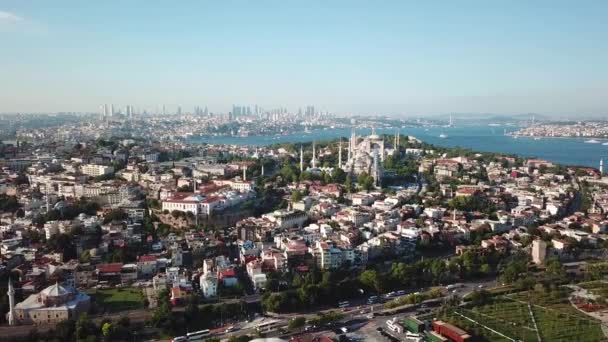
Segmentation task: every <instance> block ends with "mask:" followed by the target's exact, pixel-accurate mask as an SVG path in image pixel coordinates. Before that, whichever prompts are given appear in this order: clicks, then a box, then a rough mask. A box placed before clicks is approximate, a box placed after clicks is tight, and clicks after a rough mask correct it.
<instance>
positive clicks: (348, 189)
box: [344, 175, 353, 193]
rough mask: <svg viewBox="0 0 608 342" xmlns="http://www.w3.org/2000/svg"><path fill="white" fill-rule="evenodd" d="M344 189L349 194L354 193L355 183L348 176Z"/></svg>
mask: <svg viewBox="0 0 608 342" xmlns="http://www.w3.org/2000/svg"><path fill="white" fill-rule="evenodd" d="M344 188H345V189H346V192H348V193H351V192H352V191H353V181H352V179H351V178H350V176H348V175H347V176H346V182H344Z"/></svg>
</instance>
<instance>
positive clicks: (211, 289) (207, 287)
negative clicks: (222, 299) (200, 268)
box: [200, 273, 217, 298]
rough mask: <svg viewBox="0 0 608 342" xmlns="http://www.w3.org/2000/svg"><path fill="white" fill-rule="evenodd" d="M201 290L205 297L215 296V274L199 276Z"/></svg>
mask: <svg viewBox="0 0 608 342" xmlns="http://www.w3.org/2000/svg"><path fill="white" fill-rule="evenodd" d="M200 285H201V290H202V291H203V296H205V298H212V297H216V296H217V276H215V275H214V274H211V273H206V274H203V275H202V276H201V278H200Z"/></svg>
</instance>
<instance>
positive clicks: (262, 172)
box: [260, 163, 264, 177]
mask: <svg viewBox="0 0 608 342" xmlns="http://www.w3.org/2000/svg"><path fill="white" fill-rule="evenodd" d="M260 175H261V176H262V177H264V163H262V171H260Z"/></svg>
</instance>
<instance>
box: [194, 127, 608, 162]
mask: <svg viewBox="0 0 608 342" xmlns="http://www.w3.org/2000/svg"><path fill="white" fill-rule="evenodd" d="M505 129H506V130H507V132H511V131H514V130H516V128H515V127H512V126H497V127H491V126H487V125H478V126H461V127H452V128H442V127H433V128H428V129H425V128H406V129H404V128H402V129H400V132H401V134H402V135H413V136H415V137H416V138H418V139H420V140H422V141H424V142H427V143H431V144H434V145H437V146H445V147H456V146H459V147H465V148H470V149H472V150H475V151H486V152H499V153H508V154H517V155H520V156H524V157H536V158H542V159H547V160H550V161H553V162H557V163H562V164H567V165H584V166H593V167H597V166H598V165H599V160H600V158H604V159H607V158H608V146H604V145H602V144H589V143H585V142H584V141H585V140H587V139H577V138H542V139H541V140H534V139H532V138H518V139H513V138H512V137H509V136H505V135H504V130H505ZM370 132H371V130H370V129H360V130H357V135H365V134H370ZM395 132H396V129H378V130H377V133H379V134H382V133H386V134H394V133H395ZM442 133H444V134H446V135H448V137H447V138H445V139H442V138H439V135H440V134H442ZM340 136H342V137H348V136H350V129H327V130H315V131H312V132H310V133H295V134H290V135H281V136H250V137H243V138H241V137H195V138H191V139H190V140H189V142H191V143H202V142H207V143H214V144H236V145H257V146H262V145H270V144H276V143H284V142H289V143H297V142H309V141H312V140H316V141H323V140H331V139H335V138H338V137H340ZM390 142H391V143H392V140H391V141H390ZM602 142H605V141H602Z"/></svg>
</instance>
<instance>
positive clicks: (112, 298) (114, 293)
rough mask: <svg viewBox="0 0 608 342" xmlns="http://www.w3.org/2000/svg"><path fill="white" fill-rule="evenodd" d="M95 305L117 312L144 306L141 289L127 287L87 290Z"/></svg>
mask: <svg viewBox="0 0 608 342" xmlns="http://www.w3.org/2000/svg"><path fill="white" fill-rule="evenodd" d="M88 293H89V295H91V297H92V298H93V301H94V302H95V303H96V305H97V306H98V307H99V308H100V309H102V310H105V311H110V312H117V311H124V310H133V309H141V308H143V307H144V298H145V297H144V294H143V292H142V290H141V289H137V288H133V287H127V288H119V289H106V290H91V291H90V292H88Z"/></svg>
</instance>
